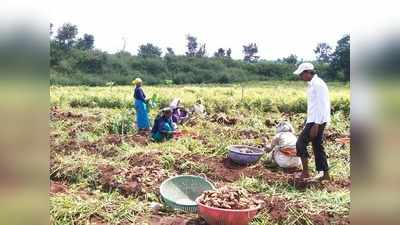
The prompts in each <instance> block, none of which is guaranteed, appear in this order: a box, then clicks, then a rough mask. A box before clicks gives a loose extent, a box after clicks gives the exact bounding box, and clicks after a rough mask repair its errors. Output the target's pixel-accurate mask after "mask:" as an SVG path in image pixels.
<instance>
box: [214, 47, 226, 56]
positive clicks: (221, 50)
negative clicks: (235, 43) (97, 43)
mask: <svg viewBox="0 0 400 225" xmlns="http://www.w3.org/2000/svg"><path fill="white" fill-rule="evenodd" d="M214 57H216V58H223V57H225V49H223V48H219V49H218V50H217V51H216V52H215V53H214Z"/></svg>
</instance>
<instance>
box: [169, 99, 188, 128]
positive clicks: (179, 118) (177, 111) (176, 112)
mask: <svg viewBox="0 0 400 225" xmlns="http://www.w3.org/2000/svg"><path fill="white" fill-rule="evenodd" d="M169 107H170V108H171V109H172V122H174V123H175V124H181V123H183V122H185V121H186V120H187V119H188V118H189V115H188V111H187V110H186V109H185V108H184V107H182V106H181V100H180V99H179V98H175V99H174V100H172V102H171V104H170V105H169Z"/></svg>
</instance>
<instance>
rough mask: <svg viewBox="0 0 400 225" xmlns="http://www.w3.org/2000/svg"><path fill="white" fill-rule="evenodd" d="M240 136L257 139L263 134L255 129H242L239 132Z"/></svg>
mask: <svg viewBox="0 0 400 225" xmlns="http://www.w3.org/2000/svg"><path fill="white" fill-rule="evenodd" d="M239 137H240V138H241V139H256V138H259V137H261V134H260V133H259V132H257V131H254V130H241V131H240V132H239Z"/></svg>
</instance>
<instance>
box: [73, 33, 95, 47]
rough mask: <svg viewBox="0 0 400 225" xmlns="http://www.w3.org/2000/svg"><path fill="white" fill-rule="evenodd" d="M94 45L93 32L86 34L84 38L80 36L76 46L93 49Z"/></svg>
mask: <svg viewBox="0 0 400 225" xmlns="http://www.w3.org/2000/svg"><path fill="white" fill-rule="evenodd" d="M93 47H94V36H93V35H91V34H84V35H83V38H79V39H78V41H77V43H76V48H79V49H82V50H89V49H93Z"/></svg>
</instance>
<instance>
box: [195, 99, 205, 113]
mask: <svg viewBox="0 0 400 225" xmlns="http://www.w3.org/2000/svg"><path fill="white" fill-rule="evenodd" d="M192 112H193V113H194V114H196V115H199V116H205V115H207V113H206V109H205V107H204V105H203V104H202V101H201V99H198V100H197V101H196V103H195V104H194V105H193V109H192Z"/></svg>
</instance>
